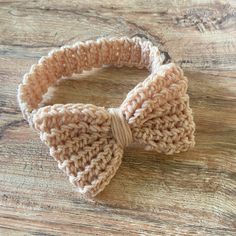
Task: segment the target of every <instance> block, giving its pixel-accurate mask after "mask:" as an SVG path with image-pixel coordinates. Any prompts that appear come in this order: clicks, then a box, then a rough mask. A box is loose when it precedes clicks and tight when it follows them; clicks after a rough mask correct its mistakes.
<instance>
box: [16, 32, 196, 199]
mask: <svg viewBox="0 0 236 236" xmlns="http://www.w3.org/2000/svg"><path fill="white" fill-rule="evenodd" d="M162 63H163V57H162V54H161V53H160V51H159V50H158V48H157V47H156V46H153V44H152V43H151V42H150V41H148V40H142V39H141V38H138V37H135V38H127V37H122V38H100V39H98V40H96V41H86V42H78V43H76V44H75V45H73V46H64V47H62V48H60V49H58V50H54V51H52V52H50V53H49V55H48V56H46V57H42V58H41V59H40V60H39V62H38V64H36V65H33V66H32V67H31V70H30V72H29V73H27V74H25V76H24V79H23V82H22V84H20V85H19V89H18V100H19V104H20V108H21V111H22V113H23V115H24V117H25V118H26V119H27V120H28V121H29V123H30V124H31V126H32V127H33V128H34V129H36V130H37V131H39V132H40V137H41V140H42V141H43V142H45V143H46V145H48V147H49V148H50V155H51V156H53V157H54V158H55V159H56V160H57V162H58V166H59V168H60V169H62V170H63V171H64V172H65V173H66V174H67V175H68V176H69V179H70V182H72V183H73V184H74V185H75V186H76V187H77V188H78V190H79V192H80V193H81V194H84V195H86V196H89V197H91V196H95V195H97V194H98V193H99V192H101V191H102V190H103V189H104V188H105V186H106V185H107V184H108V183H109V182H110V180H111V179H112V177H113V176H114V175H115V173H116V171H117V169H118V168H119V166H120V164H121V160H122V155H123V150H124V147H126V146H127V145H129V144H130V143H132V142H136V143H140V144H143V145H144V146H145V148H146V149H147V150H151V149H152V150H155V151H157V152H159V153H165V154H173V153H178V152H180V151H186V150H187V149H189V148H190V147H193V146H194V129H195V125H194V122H193V117H192V111H191V109H190V108H189V97H188V95H187V94H186V90H187V78H186V77H185V76H184V75H183V72H182V70H181V69H180V68H179V67H177V66H176V65H175V64H174V63H170V64H166V65H162ZM110 64H112V65H114V66H117V67H121V66H135V67H137V68H146V69H148V70H149V71H150V72H151V74H150V75H149V76H148V77H147V78H146V79H145V80H144V81H143V82H141V83H139V84H138V85H137V86H136V87H135V88H134V89H133V90H131V91H130V92H129V93H128V95H127V97H126V99H125V100H124V101H123V103H122V104H121V105H120V107H118V108H110V109H106V108H104V107H98V106H95V105H91V104H81V103H78V104H65V105H63V104H55V105H52V106H46V107H40V103H41V102H42V97H43V95H44V94H45V93H46V92H47V90H48V88H49V87H50V86H51V85H53V84H54V83H55V82H56V81H57V80H58V79H59V78H61V77H62V76H71V75H72V74H73V73H81V72H82V71H83V70H90V69H91V68H93V67H96V68H97V67H101V66H102V65H110Z"/></svg>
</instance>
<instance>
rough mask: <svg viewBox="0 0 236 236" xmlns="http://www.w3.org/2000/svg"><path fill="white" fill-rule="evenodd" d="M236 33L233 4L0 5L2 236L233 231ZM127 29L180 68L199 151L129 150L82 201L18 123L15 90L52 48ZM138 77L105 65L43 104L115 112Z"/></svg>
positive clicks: (57, 89) (63, 84) (64, 84)
mask: <svg viewBox="0 0 236 236" xmlns="http://www.w3.org/2000/svg"><path fill="white" fill-rule="evenodd" d="M205 18H206V19H207V20H206V21H205V20H204V19H205ZM235 25H236V21H235V3H234V1H231V2H230V1H229V2H220V3H219V2H209V1H201V2H200V3H199V1H191V2H189V1H183V2H182V3H181V4H180V3H176V2H175V1H164V2H163V1H162V2H161V1H158V2H157V1H147V2H144V1H119V2H110V1H104V2H101V1H93V4H91V1H79V2H78V1H60V2H59V1H40V2H36V1H32V2H27V3H26V2H24V1H7V2H1V3H0V35H1V36H0V162H1V167H2V168H1V169H0V235H78V234H80V235H88V234H92V235H94V234H97V235H124V234H125V235H126V234H128V235H163V234H167V235H178V234H179V235H235V233H236V221H235V219H236V192H235V189H236V142H235V141H236V139H235V137H236V79H235V78H236V73H235V71H236V63H235V59H236V58H235V57H236V50H235V45H236V44H235V43H236V37H235V36H236V31H235V29H236V28H235ZM136 33H141V34H145V35H147V36H148V37H149V38H150V39H151V40H153V41H154V42H155V43H157V44H158V45H159V46H160V47H161V48H162V49H163V50H165V51H168V52H169V54H170V55H171V57H172V58H173V60H174V61H176V62H177V63H178V64H180V65H182V67H183V68H184V69H185V71H186V75H187V77H188V78H189V95H190V102H191V107H192V108H193V112H194V117H195V122H196V125H197V132H196V142H197V144H196V147H195V148H194V149H193V150H191V151H189V152H186V153H181V154H178V155H174V156H165V155H160V154H157V153H155V152H147V151H144V150H143V149H142V148H140V147H137V146H135V145H132V146H131V147H129V148H127V149H126V151H125V155H124V158H123V163H122V165H121V168H120V169H119V170H118V173H117V175H116V176H115V178H114V179H113V180H112V182H111V184H110V185H109V186H108V187H107V188H106V189H105V191H104V192H102V193H101V194H99V195H98V196H97V197H96V198H95V199H94V201H93V202H92V201H90V202H88V201H86V200H84V199H81V198H79V197H78V194H77V193H76V192H75V191H74V190H73V187H72V186H71V185H70V184H69V182H68V180H67V178H66V177H65V175H64V174H63V173H61V172H60V171H59V170H58V168H57V164H56V162H55V161H54V160H53V159H52V158H51V157H50V156H49V153H48V149H47V147H45V146H44V145H43V144H42V143H41V142H40V140H39V137H38V134H37V133H35V132H34V131H32V130H31V129H30V128H29V127H28V124H27V123H26V122H25V121H24V120H23V118H22V116H21V114H20V111H19V108H18V105H17V102H16V88H17V85H18V84H19V83H20V81H21V79H22V76H23V74H24V73H25V72H27V71H28V70H29V68H30V65H32V64H33V63H35V62H36V61H37V60H38V59H39V58H40V57H41V56H42V55H45V54H46V53H47V52H48V51H49V50H51V49H52V48H54V47H56V46H60V45H62V44H64V43H73V42H75V41H76V40H77V39H82V40H85V39H88V38H96V37H97V36H99V35H111V34H112V35H122V34H128V35H132V34H136ZM147 74H148V73H147V71H143V70H137V69H130V68H121V69H117V68H113V67H111V68H104V69H99V70H95V71H91V72H88V73H86V74H84V75H74V76H73V77H72V78H67V79H64V80H62V81H60V82H59V83H58V84H57V85H56V86H54V88H52V89H50V91H49V93H48V96H47V99H46V100H45V104H53V103H67V102H83V103H94V104H96V105H101V106H106V107H109V106H118V105H119V104H120V103H121V101H122V100H123V98H124V97H125V95H126V94H127V92H128V91H129V90H130V89H131V88H133V86H134V85H135V84H137V83H138V82H139V81H142V80H143V79H144V78H145V77H146V76H147Z"/></svg>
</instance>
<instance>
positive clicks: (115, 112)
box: [108, 108, 133, 147]
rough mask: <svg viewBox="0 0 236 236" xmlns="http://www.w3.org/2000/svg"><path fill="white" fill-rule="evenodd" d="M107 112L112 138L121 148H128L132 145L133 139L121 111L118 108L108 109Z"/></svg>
mask: <svg viewBox="0 0 236 236" xmlns="http://www.w3.org/2000/svg"><path fill="white" fill-rule="evenodd" d="M108 112H109V113H110V114H111V130H112V134H113V136H114V138H115V139H116V141H117V142H118V143H119V144H120V145H121V146H122V147H126V146H128V145H129V144H130V143H132V141H133V137H132V132H131V130H130V127H129V124H128V123H127V121H126V120H125V118H124V116H123V114H122V112H121V110H120V109H119V108H109V109H108Z"/></svg>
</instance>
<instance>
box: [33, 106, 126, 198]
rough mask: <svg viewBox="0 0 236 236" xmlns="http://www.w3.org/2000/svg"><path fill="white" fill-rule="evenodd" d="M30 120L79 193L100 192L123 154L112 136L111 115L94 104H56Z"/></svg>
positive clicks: (93, 193) (42, 110) (90, 194)
mask: <svg viewBox="0 0 236 236" xmlns="http://www.w3.org/2000/svg"><path fill="white" fill-rule="evenodd" d="M33 119H34V124H35V129H37V130H38V131H40V136H41V139H42V141H43V142H45V143H46V144H47V145H48V146H49V148H50V154H51V156H53V157H54V158H55V159H56V160H57V162H58V167H59V168H60V169H61V170H63V171H64V172H65V173H66V174H67V175H68V176H69V179H70V182H71V183H73V184H74V185H76V187H77V189H78V191H79V192H80V193H82V194H84V195H87V196H88V197H91V196H95V195H96V194H98V193H99V192H100V191H102V190H103V189H104V188H105V186H106V185H107V184H108V183H109V182H110V180H111V178H112V177H113V176H114V175H115V173H116V171H117V169H118V168H119V166H120V164H121V159H122V155H123V148H122V146H121V145H120V144H119V143H117V140H116V139H115V138H114V136H113V134H112V130H111V129H112V128H111V127H112V115H111V114H110V113H109V112H108V111H107V110H106V109H105V108H103V107H97V106H95V105H90V104H89V105H83V104H67V105H58V104H57V105H53V106H47V107H43V108H40V109H39V110H38V111H37V113H36V114H35V115H34V117H33Z"/></svg>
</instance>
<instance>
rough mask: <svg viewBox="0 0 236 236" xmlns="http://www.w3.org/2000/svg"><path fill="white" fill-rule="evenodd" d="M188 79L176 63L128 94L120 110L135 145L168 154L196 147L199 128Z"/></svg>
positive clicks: (165, 67) (160, 69) (168, 65)
mask: <svg viewBox="0 0 236 236" xmlns="http://www.w3.org/2000/svg"><path fill="white" fill-rule="evenodd" d="M186 90H187V78H186V77H185V76H184V75H183V72H182V70H181V69H180V68H179V67H177V66H175V65H174V64H167V65H162V66H160V67H159V68H158V71H157V72H156V73H155V74H151V75H150V76H149V77H148V78H147V79H146V80H145V81H143V82H141V83H139V84H138V85H137V86H136V87H135V88H134V89H133V90H131V91H130V93H129V94H128V95H127V97H126V99H125V101H124V102H123V103H122V105H121V107H120V109H121V111H122V113H123V114H124V116H125V119H126V120H127V123H128V124H129V126H130V129H131V131H132V134H133V139H134V141H135V142H138V143H141V144H144V145H145V146H146V149H148V150H150V149H154V150H156V151H157V152H160V153H165V154H173V153H178V152H180V151H186V150H187V149H188V148H190V147H192V146H193V145H194V135H193V133H194V129H195V125H194V122H193V118H192V110H191V109H190V107H189V97H188V95H187V94H186Z"/></svg>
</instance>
